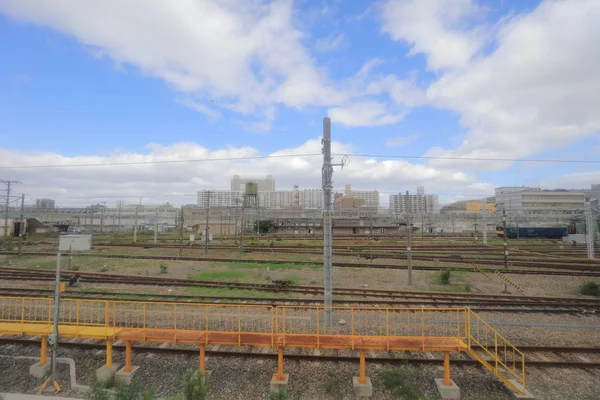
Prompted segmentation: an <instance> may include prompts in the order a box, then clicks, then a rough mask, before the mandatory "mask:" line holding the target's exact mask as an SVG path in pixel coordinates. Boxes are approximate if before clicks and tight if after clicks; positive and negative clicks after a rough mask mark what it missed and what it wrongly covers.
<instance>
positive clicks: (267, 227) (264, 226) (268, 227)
mask: <svg viewBox="0 0 600 400" xmlns="http://www.w3.org/2000/svg"><path fill="white" fill-rule="evenodd" d="M257 225H258V227H260V233H269V232H271V231H272V230H273V229H275V221H273V220H271V219H266V220H260V221H256V222H255V223H254V232H256V231H257V228H258V227H257Z"/></svg>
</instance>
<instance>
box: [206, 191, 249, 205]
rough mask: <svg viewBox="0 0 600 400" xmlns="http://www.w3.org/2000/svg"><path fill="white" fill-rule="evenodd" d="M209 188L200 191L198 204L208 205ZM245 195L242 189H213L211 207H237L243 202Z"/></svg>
mask: <svg viewBox="0 0 600 400" xmlns="http://www.w3.org/2000/svg"><path fill="white" fill-rule="evenodd" d="M207 193H208V191H207V190H202V191H200V192H198V205H199V206H200V207H206V206H207ZM243 197H244V191H241V190H211V191H210V206H211V207H237V206H239V205H240V204H241V201H242V200H243Z"/></svg>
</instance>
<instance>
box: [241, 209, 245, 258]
mask: <svg viewBox="0 0 600 400" xmlns="http://www.w3.org/2000/svg"><path fill="white" fill-rule="evenodd" d="M245 224H246V202H245V201H242V215H241V217H240V250H241V251H242V253H243V252H244V228H245V227H246V225H245Z"/></svg>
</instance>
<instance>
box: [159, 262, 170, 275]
mask: <svg viewBox="0 0 600 400" xmlns="http://www.w3.org/2000/svg"><path fill="white" fill-rule="evenodd" d="M168 272H169V267H168V266H167V264H165V263H160V273H161V274H166V273H168Z"/></svg>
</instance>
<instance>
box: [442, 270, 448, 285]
mask: <svg viewBox="0 0 600 400" xmlns="http://www.w3.org/2000/svg"><path fill="white" fill-rule="evenodd" d="M450 275H451V273H450V270H448V269H446V270H444V271H442V272H441V273H440V283H441V284H442V285H448V284H449V283H450Z"/></svg>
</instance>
